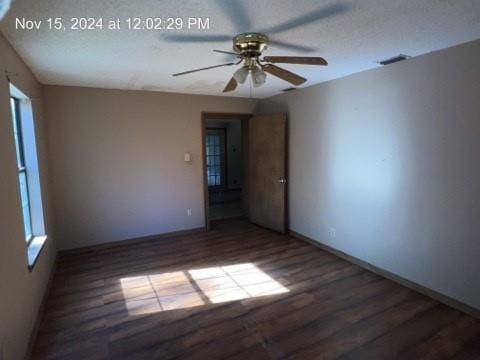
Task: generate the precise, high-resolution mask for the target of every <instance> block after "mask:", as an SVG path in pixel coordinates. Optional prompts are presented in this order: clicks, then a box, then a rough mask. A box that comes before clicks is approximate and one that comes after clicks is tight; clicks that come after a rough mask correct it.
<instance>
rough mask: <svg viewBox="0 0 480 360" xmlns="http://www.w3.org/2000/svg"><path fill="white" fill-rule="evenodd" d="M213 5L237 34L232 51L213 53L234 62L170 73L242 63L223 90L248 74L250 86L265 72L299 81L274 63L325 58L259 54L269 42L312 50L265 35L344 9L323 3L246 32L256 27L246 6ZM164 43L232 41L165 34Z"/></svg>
mask: <svg viewBox="0 0 480 360" xmlns="http://www.w3.org/2000/svg"><path fill="white" fill-rule="evenodd" d="M215 3H216V5H217V6H218V7H219V8H220V10H221V11H222V12H223V13H224V14H225V15H226V16H227V17H228V18H229V19H230V21H231V23H232V24H233V25H234V26H235V27H236V30H237V31H238V32H241V33H240V34H239V35H237V36H235V37H234V38H233V52H232V51H222V50H213V51H214V52H217V53H222V54H225V55H227V56H235V57H236V58H237V59H236V60H235V61H230V62H228V63H224V64H220V65H214V66H208V67H204V68H200V69H194V70H189V71H184V72H180V73H176V74H173V76H180V75H186V74H191V73H193V72H197V71H203V70H210V69H215V68H218V67H224V66H234V65H240V64H242V66H241V67H240V68H239V69H238V70H236V71H235V73H234V74H233V77H232V78H231V79H230V81H229V82H228V83H227V85H226V86H225V88H224V89H223V92H229V91H233V90H235V89H236V88H237V86H238V84H243V83H244V82H245V81H246V80H247V78H248V76H249V75H251V78H252V83H253V86H255V87H258V86H261V85H262V84H264V83H265V80H266V73H269V74H270V75H273V76H276V77H278V78H280V79H282V80H285V81H287V82H289V83H291V84H293V85H295V86H298V85H301V84H303V83H304V82H305V81H307V79H305V78H304V77H302V76H299V75H297V74H295V73H292V72H291V71H288V70H286V69H283V68H281V67H279V66H277V65H275V64H278V63H283V64H302V65H323V66H325V65H327V61H326V60H325V59H323V58H321V57H300V56H263V57H262V53H263V52H264V51H265V50H266V49H267V47H268V46H269V45H271V46H274V47H279V48H285V49H289V50H294V51H299V52H304V53H305V52H312V51H314V50H315V49H314V48H311V47H308V46H305V45H300V44H297V43H289V42H286V41H281V40H277V39H275V38H272V37H267V35H265V34H273V35H277V34H280V33H282V32H285V31H288V30H291V29H295V28H298V27H303V26H306V25H308V24H310V23H312V22H316V21H319V20H322V19H325V18H328V17H332V16H336V15H337V14H340V13H342V12H345V11H346V10H348V6H347V5H345V4H343V3H342V2H335V3H333V4H329V5H326V6H322V7H321V8H318V9H316V10H312V11H310V12H308V13H307V14H305V15H301V16H299V17H296V18H292V19H290V20H288V21H286V22H284V23H280V24H277V25H274V26H271V27H269V28H265V29H259V31H258V32H246V31H249V30H250V29H255V28H256V27H255V26H254V25H253V24H252V23H251V21H250V19H249V16H248V14H247V10H248V8H247V7H245V6H244V2H243V1H239V0H237V1H224V0H216V1H215ZM163 39H164V40H166V41H167V42H200V43H207V42H222V41H232V37H231V36H229V35H223V34H219V35H182V34H175V35H167V36H164V37H163Z"/></svg>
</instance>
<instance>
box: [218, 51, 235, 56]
mask: <svg viewBox="0 0 480 360" xmlns="http://www.w3.org/2000/svg"><path fill="white" fill-rule="evenodd" d="M213 51H214V52H217V53H220V54H227V55H233V56H238V55H239V54H237V53H236V52H233V51H223V50H213Z"/></svg>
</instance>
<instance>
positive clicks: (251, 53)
mask: <svg viewBox="0 0 480 360" xmlns="http://www.w3.org/2000/svg"><path fill="white" fill-rule="evenodd" d="M267 47H268V37H267V35H265V34H260V33H245V34H240V35H237V36H235V37H234V38H233V50H234V51H235V52H236V53H239V54H241V55H243V56H245V57H250V58H251V57H258V56H260V55H262V52H263V51H264V50H265V49H266V48H267Z"/></svg>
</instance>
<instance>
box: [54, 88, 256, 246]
mask: <svg viewBox="0 0 480 360" xmlns="http://www.w3.org/2000/svg"><path fill="white" fill-rule="evenodd" d="M45 103H46V111H47V115H48V118H49V133H50V137H51V152H50V154H51V162H52V169H53V186H54V188H55V193H54V204H55V213H56V217H57V220H58V222H57V223H58V226H57V229H58V232H57V238H58V239H59V246H60V247H61V248H62V249H66V248H74V247H81V246H87V245H92V244H98V243H103V242H108V241H115V240H123V239H129V238H135V237H140V236H146V235H151V234H160V233H167V232H171V231H178V230H183V229H191V228H198V227H202V226H204V207H203V206H204V200H203V171H202V161H203V159H202V158H201V144H202V143H201V141H202V135H201V112H202V111H206V112H229V113H251V112H252V111H253V109H254V106H255V105H256V101H255V100H249V99H239V98H224V97H213V96H195V95H180V94H169V93H159V92H142V91H122V90H105V89H92V88H77V87H61V86H46V87H45ZM185 152H190V153H191V154H192V162H191V163H185V162H184V161H183V154H184V153H185ZM187 209H192V216H190V217H189V216H187Z"/></svg>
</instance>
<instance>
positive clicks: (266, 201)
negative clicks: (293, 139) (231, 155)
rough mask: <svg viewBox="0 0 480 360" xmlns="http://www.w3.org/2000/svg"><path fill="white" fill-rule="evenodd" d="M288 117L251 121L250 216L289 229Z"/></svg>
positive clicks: (263, 117) (262, 224) (274, 226)
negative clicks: (287, 215)
mask: <svg viewBox="0 0 480 360" xmlns="http://www.w3.org/2000/svg"><path fill="white" fill-rule="evenodd" d="M286 136H287V117H286V115H285V114H273V115H260V116H254V117H252V118H251V119H250V121H249V139H248V140H249V174H248V180H249V181H248V183H249V189H248V192H249V210H250V211H249V216H250V221H251V222H253V223H255V224H258V225H261V226H264V227H266V228H269V229H272V230H276V231H280V232H282V233H284V232H285V230H286V204H287V201H286V196H287V184H286V156H287V148H286V145H287V138H286Z"/></svg>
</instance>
